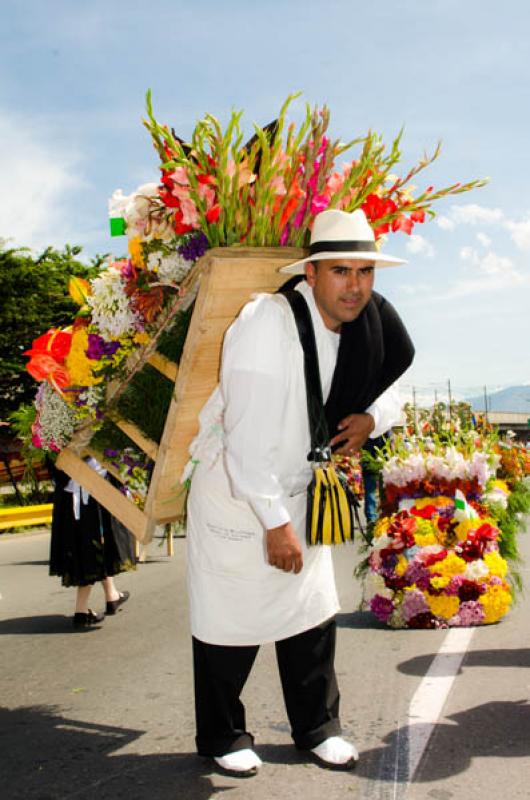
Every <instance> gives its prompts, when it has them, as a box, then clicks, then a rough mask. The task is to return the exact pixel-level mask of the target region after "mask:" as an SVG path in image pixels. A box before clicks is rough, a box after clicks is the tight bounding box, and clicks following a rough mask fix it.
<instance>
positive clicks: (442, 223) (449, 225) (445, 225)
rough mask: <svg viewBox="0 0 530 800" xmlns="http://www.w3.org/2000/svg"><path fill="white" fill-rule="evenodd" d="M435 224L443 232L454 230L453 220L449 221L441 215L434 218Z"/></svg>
mask: <svg viewBox="0 0 530 800" xmlns="http://www.w3.org/2000/svg"><path fill="white" fill-rule="evenodd" d="M436 223H437V225H438V226H439V227H440V228H441V229H442V230H443V231H452V230H454V229H455V223H454V222H453V220H452V219H449V217H444V216H443V215H442V216H439V217H436Z"/></svg>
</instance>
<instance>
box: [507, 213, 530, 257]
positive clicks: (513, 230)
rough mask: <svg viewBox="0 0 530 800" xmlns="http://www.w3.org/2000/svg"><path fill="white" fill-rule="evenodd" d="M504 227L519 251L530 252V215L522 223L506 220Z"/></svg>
mask: <svg viewBox="0 0 530 800" xmlns="http://www.w3.org/2000/svg"><path fill="white" fill-rule="evenodd" d="M505 227H506V228H507V230H509V231H510V235H511V237H512V239H513V241H514V242H515V244H516V245H517V247H519V249H520V250H523V251H529V250H530V215H529V216H528V218H527V219H525V220H523V221H522V222H511V221H510V220H508V221H507V222H506V226H505Z"/></svg>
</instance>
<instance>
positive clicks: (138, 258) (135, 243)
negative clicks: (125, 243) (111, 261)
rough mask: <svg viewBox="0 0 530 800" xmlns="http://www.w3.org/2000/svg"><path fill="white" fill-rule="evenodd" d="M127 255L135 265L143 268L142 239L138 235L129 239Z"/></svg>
mask: <svg viewBox="0 0 530 800" xmlns="http://www.w3.org/2000/svg"><path fill="white" fill-rule="evenodd" d="M129 255H130V256H131V261H132V263H133V264H134V266H135V267H138V268H139V269H143V268H144V267H145V261H144V254H143V251H142V239H141V237H140V236H134V237H133V238H132V239H129Z"/></svg>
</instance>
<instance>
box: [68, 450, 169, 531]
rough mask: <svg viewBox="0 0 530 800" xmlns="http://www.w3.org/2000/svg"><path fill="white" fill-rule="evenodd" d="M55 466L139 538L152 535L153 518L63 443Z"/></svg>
mask: <svg viewBox="0 0 530 800" xmlns="http://www.w3.org/2000/svg"><path fill="white" fill-rule="evenodd" d="M57 466H58V468H59V469H62V470H63V471H64V472H66V474H67V475H70V477H71V478H73V479H74V480H76V481H77V482H78V483H80V484H81V485H82V486H83V487H84V488H85V489H86V490H87V491H88V492H90V494H91V495H92V496H93V497H95V499H96V500H97V501H98V502H99V503H101V505H103V506H104V507H105V508H106V509H108V510H109V511H110V513H111V514H113V515H114V516H115V517H116V518H117V519H119V521H120V522H121V523H123V525H125V527H126V528H128V529H129V530H130V531H131V533H133V534H134V536H136V538H137V539H138V541H140V542H149V541H151V538H152V536H153V531H154V527H155V523H154V521H152V520H150V519H149V518H148V517H147V516H146V514H145V513H144V512H143V511H141V509H139V508H138V506H136V505H135V504H134V503H133V502H132V501H131V500H128V499H127V497H125V495H123V494H122V493H121V492H120V491H118V489H116V488H115V487H114V486H112V484H110V483H109V482H108V481H106V480H105V478H102V477H101V475H98V474H97V472H95V471H94V470H93V469H91V468H90V467H89V466H88V464H87V463H86V462H85V461H83V459H82V458H79V456H77V455H76V454H75V453H73V452H72V451H71V450H68V448H67V447H66V448H65V449H64V450H62V451H61V452H60V453H59V457H58V459H57Z"/></svg>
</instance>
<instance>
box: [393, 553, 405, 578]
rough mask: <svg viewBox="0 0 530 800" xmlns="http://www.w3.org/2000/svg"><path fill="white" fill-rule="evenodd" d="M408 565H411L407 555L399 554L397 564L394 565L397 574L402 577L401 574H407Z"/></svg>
mask: <svg viewBox="0 0 530 800" xmlns="http://www.w3.org/2000/svg"><path fill="white" fill-rule="evenodd" d="M408 565H409V562H408V561H407V559H406V558H405V556H404V555H400V556H398V560H397V564H396V566H395V567H394V572H395V573H396V575H399V576H400V577H401V575H404V574H405V572H406V570H407V567H408Z"/></svg>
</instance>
